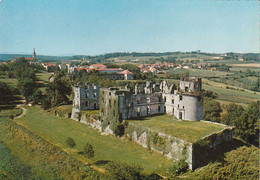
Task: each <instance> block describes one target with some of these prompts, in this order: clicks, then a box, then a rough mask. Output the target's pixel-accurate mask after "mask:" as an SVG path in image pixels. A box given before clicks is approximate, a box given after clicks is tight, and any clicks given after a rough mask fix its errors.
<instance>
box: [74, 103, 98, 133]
mask: <svg viewBox="0 0 260 180" xmlns="http://www.w3.org/2000/svg"><path fill="white" fill-rule="evenodd" d="M71 119H73V120H75V121H79V122H80V123H84V124H87V125H90V126H91V127H92V128H94V129H97V130H98V131H100V132H101V131H102V124H101V121H100V120H99V119H97V118H94V117H93V116H92V115H91V116H86V114H80V115H79V111H78V110H77V109H75V108H73V109H72V114H71Z"/></svg>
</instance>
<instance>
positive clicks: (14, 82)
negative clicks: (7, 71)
mask: <svg viewBox="0 0 260 180" xmlns="http://www.w3.org/2000/svg"><path fill="white" fill-rule="evenodd" d="M0 81H2V82H5V83H7V84H8V85H11V86H16V85H17V80H16V79H15V78H6V79H0Z"/></svg>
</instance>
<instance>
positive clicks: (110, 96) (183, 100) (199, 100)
mask: <svg viewBox="0 0 260 180" xmlns="http://www.w3.org/2000/svg"><path fill="white" fill-rule="evenodd" d="M74 94H75V97H74V100H73V107H74V108H76V109H77V110H88V109H100V116H101V117H102V118H103V120H105V119H107V118H108V116H112V117H114V118H115V117H116V114H118V119H119V120H120V121H121V120H125V119H131V118H135V117H145V116H150V115H155V114H165V113H166V114H170V115H174V116H175V117H176V118H177V119H180V120H189V121H198V120H202V119H203V94H202V92H201V78H182V79H181V80H180V86H179V87H178V88H177V86H176V85H175V84H171V85H170V84H169V83H168V82H167V81H163V82H161V83H151V82H149V81H148V82H146V84H145V87H142V86H141V85H140V84H136V85H135V88H134V90H133V91H131V90H130V88H129V87H128V86H125V87H124V88H114V87H110V88H100V87H99V86H98V85H96V84H92V85H90V84H86V86H75V87H74ZM115 107H117V108H115ZM115 111H116V112H115Z"/></svg>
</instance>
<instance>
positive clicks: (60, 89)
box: [46, 72, 72, 107]
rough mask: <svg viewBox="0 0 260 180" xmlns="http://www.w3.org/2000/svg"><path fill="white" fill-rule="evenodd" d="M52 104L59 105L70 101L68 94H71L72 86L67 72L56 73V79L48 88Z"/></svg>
mask: <svg viewBox="0 0 260 180" xmlns="http://www.w3.org/2000/svg"><path fill="white" fill-rule="evenodd" d="M46 92H47V96H48V97H49V99H50V101H51V104H52V106H53V107H54V106H58V105H60V104H62V103H67V102H68V100H69V99H68V96H70V95H71V92H72V88H71V83H70V81H69V79H68V78H67V77H66V75H65V73H63V72H59V73H57V74H55V76H54V81H53V82H51V83H49V84H48V86H47V89H46Z"/></svg>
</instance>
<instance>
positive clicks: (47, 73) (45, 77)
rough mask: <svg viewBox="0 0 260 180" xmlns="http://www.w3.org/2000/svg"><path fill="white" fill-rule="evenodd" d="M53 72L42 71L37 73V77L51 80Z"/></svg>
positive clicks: (41, 79) (42, 79)
mask: <svg viewBox="0 0 260 180" xmlns="http://www.w3.org/2000/svg"><path fill="white" fill-rule="evenodd" d="M52 74H53V73H49V72H41V73H36V77H37V79H38V80H40V81H49V77H50V76H51V75H52Z"/></svg>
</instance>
